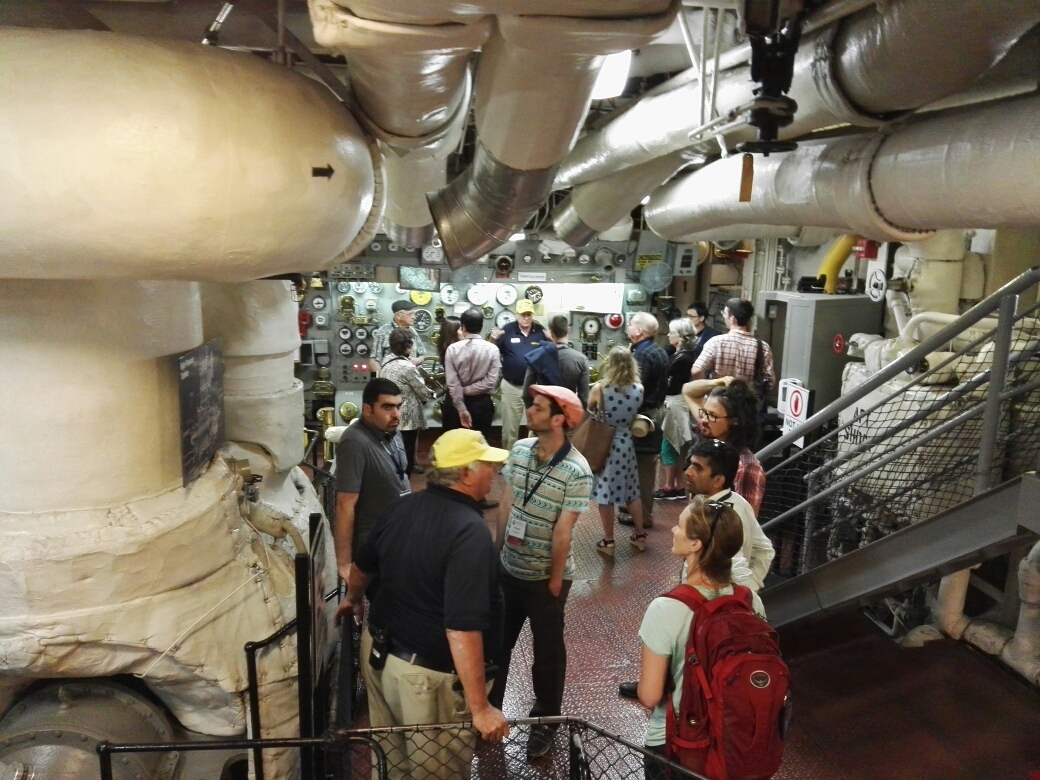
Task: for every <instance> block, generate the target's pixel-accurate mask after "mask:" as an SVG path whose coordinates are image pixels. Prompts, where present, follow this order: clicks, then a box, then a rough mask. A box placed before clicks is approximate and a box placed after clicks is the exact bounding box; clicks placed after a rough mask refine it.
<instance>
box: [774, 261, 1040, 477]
mask: <svg viewBox="0 0 1040 780" xmlns="http://www.w3.org/2000/svg"><path fill="white" fill-rule="evenodd" d="M1037 282H1040V267H1034V268H1030V269H1029V270H1028V271H1024V272H1023V273H1021V274H1019V275H1018V276H1017V277H1015V278H1014V279H1012V280H1011V281H1010V282H1008V283H1007V284H1005V285H1004V286H1003V287H1001V288H1000V289H999V290H997V291H996V292H994V293H993V294H991V295H990V296H989V297H987V298H985V299H983V300H981V301H979V302H978V303H977V304H975V305H974V306H972V307H971V308H970V309H969V310H968V311H966V312H965V313H964V314H962V315H961V316H960V317H959V318H958V319H956V320H955V321H954V322H951V323H950V324H949V325H947V326H946V327H945V328H943V329H942V330H940V331H939V332H938V333H935V334H934V335H932V336H930V337H929V338H927V339H925V340H924V341H922V342H921V343H920V344H918V345H917V346H916V347H914V348H913V349H912V350H910V351H909V352H907V353H906V354H905V355H903V356H902V357H901V358H899V359H898V360H895V361H893V362H892V363H889V364H888V366H886V367H885V368H884V369H882V370H881V371H879V372H878V373H876V374H874V375H873V376H872V377H870V379H868V380H867V381H866V382H864V383H863V384H862V385H860V386H859V387H857V388H856V389H855V390H853V391H851V392H850V393H848V394H847V395H843V396H841V397H840V398H838V399H836V400H834V401H832V402H831V403H829V404H828V405H827V406H826V407H824V408H823V409H821V410H820V411H818V412H817V413H816V414H814V415H813V416H812V417H810V418H809V419H808V420H806V421H805V422H804V423H802V424H801V425H799V426H798V427H797V428H795V429H793V430H791V431H789V432H788V433H786V434H784V435H783V436H781V437H780V438H779V439H777V440H776V441H774V442H771V443H769V444H767V445H766V446H765V447H763V448H762V449H760V450H759V451H758V452H757V453H756V456H757V457H758V459H759V460H760V461H762V460H765V459H766V458H768V457H770V456H771V455H774V454H775V453H777V452H780V451H781V450H782V449H784V447H787V446H788V445H790V444H793V443H794V442H796V441H797V440H798V439H800V438H801V437H802V436H805V435H806V434H809V433H812V432H813V431H815V430H816V429H817V428H819V427H820V426H822V425H824V424H825V423H828V422H830V421H831V420H833V419H834V418H835V417H837V416H838V415H839V414H841V413H842V412H843V411H845V410H846V409H848V408H849V407H850V406H852V405H853V404H855V403H856V402H857V401H859V400H860V399H861V398H863V397H864V396H866V395H868V394H869V393H872V392H873V391H874V390H876V389H877V388H879V387H881V385H883V384H885V382H887V381H889V380H890V379H893V378H894V377H896V376H898V375H899V374H900V373H902V372H903V371H905V370H906V369H907V368H909V367H910V366H914V365H917V364H918V363H920V362H921V360H922V359H923V358H925V357H926V356H927V355H928V354H929V353H931V352H934V351H935V350H936V349H937V348H938V347H940V346H942V345H943V344H946V343H947V342H949V341H951V340H952V339H953V338H955V337H956V336H957V335H958V334H960V333H961V332H962V331H964V330H966V329H967V328H969V327H970V326H972V325H974V324H975V323H977V322H978V321H979V320H981V319H984V318H985V317H986V316H987V315H988V314H990V313H991V312H994V311H996V310H997V308H998V307H999V306H1000V304H1001V301H1003V300H1004V299H1005V298H1007V297H1008V296H1011V295H1018V294H1019V293H1021V292H1023V291H1024V290H1027V289H1029V288H1030V287H1032V286H1033V285H1034V284H1036V283H1037Z"/></svg>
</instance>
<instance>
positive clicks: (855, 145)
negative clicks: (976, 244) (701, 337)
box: [643, 96, 1040, 242]
mask: <svg viewBox="0 0 1040 780" xmlns="http://www.w3.org/2000/svg"><path fill="white" fill-rule="evenodd" d="M740 179H741V160H740V159H739V158H737V157H730V158H727V159H722V160H719V161H718V162H715V163H712V164H711V165H709V166H706V167H704V168H702V169H700V170H699V171H697V172H695V173H693V174H690V175H688V176H684V177H681V178H679V179H676V180H674V181H672V182H671V183H669V184H667V185H665V186H664V187H662V188H660V189H659V190H658V191H657V192H655V193H654V195H653V196H651V199H650V202H649V203H648V204H647V206H646V207H645V208H644V211H643V214H644V216H645V217H646V220H647V224H648V225H649V226H650V228H651V229H652V230H653V231H654V232H655V233H657V234H658V235H660V236H662V237H664V238H667V239H673V238H674V237H678V236H684V235H688V234H690V233H697V232H700V231H704V230H712V229H716V228H719V227H724V226H726V225H729V224H733V223H742V224H743V223H756V224H766V225H771V224H775V225H811V226H815V227H828V228H836V229H843V228H844V229H845V230H847V231H850V232H851V231H854V232H856V233H858V234H859V235H861V236H864V237H866V238H870V239H874V240H879V241H903V242H907V241H916V240H921V239H924V238H928V237H929V236H930V235H932V233H933V232H934V230H937V229H941V228H951V229H972V228H1007V227H1031V226H1034V225H1035V224H1036V214H1037V213H1040V187H1038V186H1037V184H1036V183H1037V181H1040V97H1037V96H1030V97H1027V98H1022V99H1014V100H1011V101H1006V102H1004V103H1000V104H996V105H989V106H986V107H983V108H974V109H968V110H965V111H962V112H958V113H957V114H949V115H943V116H939V117H935V118H932V119H927V120H923V121H921V122H918V123H917V124H912V125H909V126H906V127H903V128H901V129H899V130H896V131H894V132H893V133H892V134H891V135H882V134H872V135H861V136H852V137H845V138H839V139H836V140H833V141H830V142H826V143H813V144H803V145H802V146H800V147H799V148H798V149H796V150H795V151H793V152H788V153H784V154H774V155H770V156H769V157H768V158H765V157H763V158H760V159H756V161H755V178H754V185H753V190H752V197H751V202H749V203H740V202H739V200H738V194H739V187H740Z"/></svg>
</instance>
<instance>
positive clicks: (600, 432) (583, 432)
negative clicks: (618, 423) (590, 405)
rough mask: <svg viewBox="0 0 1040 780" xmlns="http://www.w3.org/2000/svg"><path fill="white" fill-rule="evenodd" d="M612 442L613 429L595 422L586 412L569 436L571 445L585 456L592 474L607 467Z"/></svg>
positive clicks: (602, 423)
mask: <svg viewBox="0 0 1040 780" xmlns="http://www.w3.org/2000/svg"><path fill="white" fill-rule="evenodd" d="M613 441H614V428H613V427H611V426H610V425H607V424H606V423H605V422H601V421H600V420H597V419H596V417H595V416H594V415H592V414H589V413H588V412H586V413H585V419H584V420H582V421H581V423H580V424H579V425H578V427H577V428H575V429H574V433H573V434H571V444H572V445H573V446H574V448H575V449H577V450H578V452H580V453H581V454H582V455H584V456H585V460H587V461H588V462H589V468H590V469H592V473H593V474H598V473H599V472H601V471H603V469H605V468H606V467H607V456H609V455H610V445H611V444H612V443H613Z"/></svg>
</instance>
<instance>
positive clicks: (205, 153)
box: [0, 28, 375, 282]
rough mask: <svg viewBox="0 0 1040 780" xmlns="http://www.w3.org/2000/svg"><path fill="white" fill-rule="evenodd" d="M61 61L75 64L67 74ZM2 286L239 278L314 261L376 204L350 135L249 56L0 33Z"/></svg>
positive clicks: (302, 87) (331, 253)
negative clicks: (8, 282)
mask: <svg viewBox="0 0 1040 780" xmlns="http://www.w3.org/2000/svg"><path fill="white" fill-rule="evenodd" d="M70 62H89V63H90V67H89V68H86V69H80V70H79V71H77V72H76V75H75V76H74V77H73V76H71V75H70V73H71V72H72V71H70V69H69V63H70ZM0 70H2V71H3V72H4V73H5V74H6V77H5V79H4V84H3V89H0V135H2V136H3V138H4V139H5V143H4V144H3V147H2V151H0V278H9V279H10V278H36V279H59V278H78V279H87V278H93V279H100V278H117V279H127V278H132V279H183V280H206V281H225V282H234V281H244V280H248V279H256V278H259V277H264V276H272V275H276V274H281V273H289V272H294V271H296V272H299V271H302V270H315V269H320V268H324V267H327V266H328V264H329V263H330V262H331V261H332V260H333V258H334V257H335V256H336V255H338V254H339V253H341V252H343V250H344V249H345V248H346V247H347V246H348V245H349V244H350V242H351V241H352V240H353V239H354V238H355V237H356V236H357V235H358V233H359V232H360V230H361V228H362V226H363V224H364V222H365V220H366V218H367V215H368V214H369V213H370V211H371V208H372V204H373V200H374V180H375V174H374V171H373V166H372V161H371V157H370V155H369V149H368V143H367V140H366V138H365V134H364V132H363V130H362V128H361V127H360V126H359V125H358V123H357V122H356V121H355V119H354V118H353V117H352V115H351V114H350V112H349V111H348V110H347V109H345V108H344V106H343V104H342V103H340V102H339V101H338V100H337V99H336V98H335V97H334V96H333V95H332V94H331V93H330V92H329V91H328V90H327V89H326V88H325V87H323V86H322V85H321V84H319V83H316V82H315V81H312V80H311V79H308V78H305V77H303V76H301V75H300V74H298V73H293V72H291V71H289V70H287V69H286V68H280V67H277V66H275V65H272V64H271V63H268V62H264V61H262V60H259V59H257V58H256V57H253V56H251V55H248V54H242V53H237V52H229V51H224V50H222V49H216V48H214V47H211V46H201V45H198V44H189V43H181V42H175V41H160V40H152V39H144V38H134V37H130V36H124V35H117V34H115V33H97V32H89V31H80V30H76V31H72V30H33V29H18V28H6V29H2V30H0Z"/></svg>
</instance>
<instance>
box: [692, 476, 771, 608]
mask: <svg viewBox="0 0 1040 780" xmlns="http://www.w3.org/2000/svg"><path fill="white" fill-rule="evenodd" d="M723 497H725V498H723ZM708 500H709V501H722V502H723V503H724V504H729V505H730V506H731V507H733V511H735V512H736V513H737V516H738V517H739V518H740V524H741V526H742V527H743V529H744V543H743V544H742V545H741V546H740V552H739V553H737V554H736V555H734V556H733V563H732V567H733V582H734V583H736V584H737V585H743V586H744V587H746V588H751V590H753V591H755V592H756V593H757V592H758V591H760V590H762V583H764V582H765V579H766V575H767V574H768V573H769V566H770V565H771V564H772V563H773V558H774V556H775V555H776V552H775V551H774V550H773V543H772V542H771V541H769V537H768V536H766V533H765V531H763V530H762V526H761V525H759V524H758V519H757V518H756V517H755V510H754V509H752V508H751V504H749V503H748V502H747V501H746V500H745V499H744V497H743V496H741V495H738V494H737V493H734V492H733V491H732V490H720V491H719V492H718V493H716V494H715V495H713V496H708ZM687 574H688V572H687V570H686V563H685V562H684V563H683V568H682V579H683V580H685V579H686V575H687Z"/></svg>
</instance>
